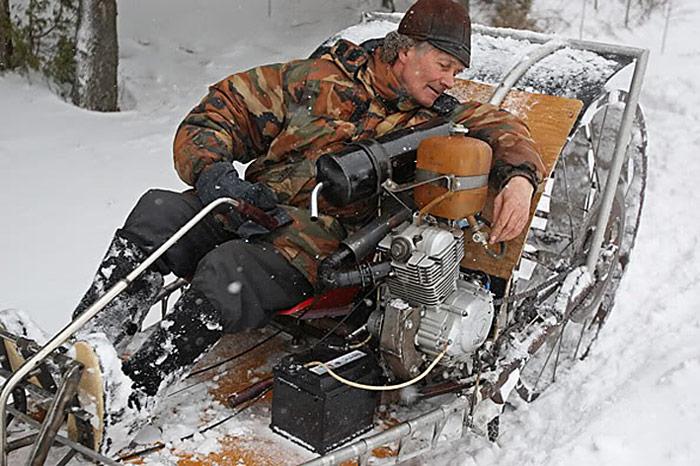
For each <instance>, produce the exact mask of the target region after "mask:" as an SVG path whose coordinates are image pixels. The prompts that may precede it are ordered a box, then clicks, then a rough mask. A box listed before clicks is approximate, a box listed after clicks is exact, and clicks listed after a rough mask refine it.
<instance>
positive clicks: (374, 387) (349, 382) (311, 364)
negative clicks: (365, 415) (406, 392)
mask: <svg viewBox="0 0 700 466" xmlns="http://www.w3.org/2000/svg"><path fill="white" fill-rule="evenodd" d="M446 353H447V348H445V349H444V350H443V351H442V353H440V354H438V355H437V357H436V358H435V360H433V362H431V363H430V365H429V366H428V368H427V369H425V370H424V371H423V373H422V374H420V375H418V376H417V377H415V378H413V379H411V380H409V381H407V382H403V383H400V384H396V385H365V384H362V383H357V382H353V381H352V380H348V379H346V378H343V377H341V376H339V375H338V374H336V373H335V372H333V371H332V370H331V368H330V367H328V366H327V365H326V363H323V362H321V361H311V362H308V363H306V364H305V365H304V366H305V367H316V366H321V367H323V368H325V369H326V370H327V371H328V374H330V376H331V377H333V378H334V379H335V380H337V381H338V382H340V383H342V384H345V385H348V386H350V387H353V388H359V389H361V390H369V391H374V392H382V391H389V390H399V389H402V388H406V387H408V386H410V385H413V384H414V383H416V382H419V381H420V380H423V379H424V378H425V377H426V376H427V375H428V374H430V371H432V370H433V368H434V367H435V366H436V365H437V363H438V362H440V360H441V359H442V358H443V356H445V354H446Z"/></svg>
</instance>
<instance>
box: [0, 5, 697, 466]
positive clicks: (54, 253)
mask: <svg viewBox="0 0 700 466" xmlns="http://www.w3.org/2000/svg"><path fill="white" fill-rule="evenodd" d="M375 3H378V2H369V1H361V0H357V1H346V2H342V4H341V3H340V2H324V1H322V0H317V1H316V0H290V1H288V2H272V6H273V8H272V15H271V16H270V17H268V15H267V2H261V1H255V0H247V1H239V2H228V1H226V0H206V1H205V0H191V1H189V2H173V1H171V0H151V1H149V2H139V1H138V0H121V1H120V2H119V17H118V21H119V35H120V78H119V83H120V87H121V89H122V92H121V97H120V105H121V107H122V109H123V111H122V112H120V113H114V114H99V113H94V112H88V111H84V110H81V109H77V108H75V107H73V106H72V105H70V104H68V103H66V102H64V101H62V100H61V99H60V98H58V97H57V96H56V95H54V94H53V93H52V92H51V91H50V90H49V88H48V86H47V85H46V84H45V83H44V82H43V81H42V80H41V79H40V78H37V77H36V76H33V77H31V78H30V79H29V80H28V79H27V78H25V77H21V76H19V75H16V74H6V75H4V76H0V103H1V104H0V174H2V181H1V182H0V212H2V215H3V220H2V228H0V309H6V308H18V309H23V310H25V311H26V312H27V313H28V314H29V315H30V316H31V317H32V318H33V319H34V320H36V321H38V322H40V323H41V326H42V327H43V328H45V329H46V330H48V331H51V332H54V331H56V330H58V329H59V328H61V327H62V326H63V325H65V323H66V321H67V320H68V318H69V316H70V314H71V312H72V309H73V307H74V306H75V304H76V303H77V302H78V300H79V299H80V297H81V296H82V294H83V293H84V291H85V290H86V288H87V285H88V283H89V282H90V280H91V278H92V275H93V273H94V271H95V267H96V265H97V264H98V262H99V260H100V259H101V257H102V255H103V253H104V250H105V248H106V246H107V245H108V243H109V240H110V238H111V235H112V233H113V232H114V230H115V229H117V228H119V227H120V226H121V223H122V222H123V220H124V218H125V217H126V215H127V213H128V212H129V210H130V208H131V207H132V206H133V205H134V204H135V202H136V200H137V199H138V197H139V196H140V195H141V193H143V192H145V191H146V189H147V188H149V187H156V186H157V187H161V188H168V189H183V188H184V185H183V184H182V183H181V182H180V181H179V180H178V179H177V176H176V175H175V173H174V170H173V168H172V161H171V157H172V156H171V144H172V137H173V134H174V131H175V128H176V127H177V125H178V123H179V121H180V119H181V118H182V117H183V115H184V114H185V113H186V112H187V111H188V110H189V109H190V108H191V107H192V106H194V105H195V103H196V102H197V101H198V100H199V99H200V98H201V97H202V96H203V95H204V94H205V92H206V87H207V85H208V84H211V83H213V82H215V81H217V80H219V79H220V78H222V77H224V76H225V75H227V74H228V73H231V72H234V71H236V70H242V69H246V68H248V67H251V66H254V65H256V64H260V63H265V62H274V61H280V60H287V59H291V58H296V57H302V56H305V55H307V54H308V53H310V52H311V51H312V50H313V49H314V48H315V47H316V46H317V45H318V44H320V43H322V42H323V40H324V39H325V38H326V37H328V36H330V35H331V34H332V33H334V32H335V31H337V30H339V29H341V28H342V27H345V26H347V25H349V24H352V23H354V22H355V21H356V18H358V15H357V12H358V11H360V10H363V9H371V8H374V7H376V5H375ZM400 3H403V2H397V4H400ZM624 3H625V2H598V4H599V8H600V10H599V11H598V12H596V11H595V10H594V9H593V7H592V2H590V1H589V2H588V8H587V10H586V18H585V21H584V28H583V38H584V39H594V40H602V41H606V42H615V43H624V44H628V45H634V46H640V47H647V48H649V49H651V50H652V56H651V60H650V64H649V69H648V71H647V75H646V79H645V85H644V90H643V94H642V103H643V105H644V107H645V111H646V118H647V124H648V127H649V131H650V160H649V163H650V167H649V180H648V186H647V191H646V200H645V206H644V210H643V214H642V215H643V217H642V223H641V228H640V231H639V236H638V239H637V244H636V247H635V249H634V251H633V254H632V258H631V263H630V266H629V268H628V272H627V275H626V277H625V278H624V280H623V281H622V284H621V286H620V290H619V294H618V298H617V305H616V308H615V310H614V312H613V313H612V315H611V317H610V320H609V322H608V323H607V325H606V327H605V328H604V329H603V332H602V333H601V335H600V338H599V341H598V342H597V346H595V348H594V351H593V353H592V354H591V355H590V356H589V357H588V358H587V359H586V360H585V361H583V362H581V363H579V364H576V365H574V366H572V367H571V368H570V369H567V370H565V371H564V372H563V373H562V374H561V375H560V376H559V377H558V380H557V383H556V384H554V385H552V386H551V387H550V388H549V389H548V391H547V392H545V393H544V394H543V395H542V396H541V397H540V398H539V399H537V400H536V401H535V402H534V403H532V404H529V405H528V404H525V403H522V402H514V403H515V404H514V406H513V407H511V408H509V409H508V412H507V413H506V415H505V416H504V417H503V418H502V419H501V422H502V424H501V432H502V434H501V437H500V439H499V440H498V442H497V443H496V444H490V443H488V442H487V441H485V440H483V439H479V438H470V440H469V441H468V442H466V441H462V442H461V443H460V448H459V449H456V448H455V449H453V450H451V451H449V452H445V453H440V454H436V455H434V456H435V457H434V458H432V459H430V460H429V461H430V463H431V464H445V465H447V464H449V465H472V464H479V465H487V464H499V465H559V464H567V465H593V464H603V465H608V464H610V465H612V464H614V465H627V464H629V465H633V464H634V465H655V464H669V465H694V464H700V442H698V441H697V432H698V431H700V406H698V404H699V401H698V398H697V396H696V390H697V386H698V385H699V384H700V313H698V312H697V311H698V306H699V304H700V268H699V267H698V260H699V257H698V256H699V253H698V250H699V246H700V244H699V243H700V237H699V236H700V235H699V234H698V227H699V226H700V220H698V216H697V214H696V206H698V205H700V191H699V190H698V189H697V174H698V173H700V159H699V158H698V157H697V148H698V147H700V135H699V134H698V132H697V130H696V128H698V127H700V121H699V120H700V116H698V112H697V109H698V107H699V106H700V92H699V91H700V84H699V81H698V79H697V77H698V76H699V75H700V46H699V45H697V42H695V40H694V39H695V36H696V35H697V30H698V24H699V23H700V5H699V4H698V2H697V1H694V0H675V1H673V10H672V17H671V27H670V28H669V35H668V39H667V43H666V48H665V52H664V53H663V54H662V53H660V47H661V34H662V31H663V24H664V17H663V15H662V14H661V12H657V13H656V14H654V15H652V17H651V19H650V21H649V22H647V23H645V24H642V25H637V24H636V23H635V24H634V25H633V26H634V27H631V28H629V29H625V28H623V27H622V21H623V18H624ZM341 5H342V6H341ZM536 7H537V9H538V11H540V12H543V11H556V12H557V14H558V16H557V18H559V20H558V21H552V23H551V24H550V27H551V28H552V30H555V31H556V32H560V33H562V34H563V35H564V36H569V37H578V33H579V25H580V19H581V17H580V12H581V2H567V1H565V0H537V1H536ZM567 21H569V22H568V23H567ZM566 53H568V52H566ZM477 63H478V62H475V66H477ZM602 65H604V64H602ZM178 400H179V402H180V407H181V410H180V411H179V412H178V413H177V414H175V415H173V411H172V409H169V410H168V411H167V416H170V417H169V418H168V419H167V420H161V421H162V423H161V424H160V425H161V426H166V427H167V426H169V425H172V426H173V431H174V430H175V426H176V425H182V426H185V427H188V426H191V425H192V419H198V418H199V417H200V416H201V415H202V410H203V409H204V407H205V406H209V405H207V404H205V403H203V402H201V401H200V400H190V399H187V400H186V399H185V398H184V397H179V398H173V400H171V402H170V403H169V405H172V404H174V403H175V402H178ZM217 409H218V410H219V411H220V412H215V413H206V415H207V417H209V416H211V417H212V419H213V418H216V417H218V416H220V415H221V414H222V413H226V412H228V411H227V410H226V409H225V408H223V407H218V408H217ZM225 427H226V428H231V429H234V433H236V434H240V435H274V434H269V433H266V432H262V431H258V430H256V427H255V426H254V425H253V424H246V423H242V424H240V425H239V424H231V423H229V424H227V425H226V426H225ZM235 429H239V430H238V431H236V430H235ZM184 430H187V432H186V433H191V432H190V431H189V430H188V429H184ZM205 437H206V438H205V439H204V440H203V441H202V439H199V440H200V443H201V444H202V451H201V452H202V453H203V454H205V453H206V452H208V451H210V450H211V449H213V448H215V445H214V444H213V443H211V442H212V441H214V440H215V439H214V440H211V439H213V437H211V438H210V437H208V436H205ZM176 440H177V439H176V438H175V437H173V441H176ZM194 441H195V440H192V442H194ZM294 451H296V450H294ZM173 461H174V460H173V459H172V458H168V456H167V455H166V454H165V453H163V454H162V455H161V456H157V455H156V456H155V457H154V458H152V459H149V460H148V461H147V464H172V462H173ZM420 461H423V462H424V463H425V462H427V461H428V460H426V459H421V460H420ZM416 464H418V463H416Z"/></svg>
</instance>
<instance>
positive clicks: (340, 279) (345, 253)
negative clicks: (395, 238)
mask: <svg viewBox="0 0 700 466" xmlns="http://www.w3.org/2000/svg"><path fill="white" fill-rule="evenodd" d="M411 215H412V212H411V211H410V210H408V209H406V208H401V209H400V210H398V211H396V212H392V213H388V214H385V215H382V216H381V217H378V218H376V219H375V220H373V221H372V222H370V223H368V224H367V225H365V226H364V227H363V228H362V229H360V230H358V231H357V232H356V233H354V234H353V235H350V236H349V237H348V238H347V239H346V240H345V241H343V242H342V243H341V245H340V247H339V248H338V249H337V250H336V251H335V252H334V253H332V254H331V255H329V256H328V257H326V258H325V259H323V260H322V261H321V263H320V264H319V265H318V278H319V284H320V285H321V286H322V287H323V288H326V289H328V288H341V287H347V286H358V285H360V286H363V287H364V286H369V285H371V284H373V283H376V281H377V280H378V279H381V278H384V277H386V276H387V275H388V274H389V272H390V271H391V264H390V263H389V262H381V263H378V264H359V263H360V262H361V261H362V260H363V259H365V258H366V257H367V256H369V255H370V254H371V253H372V252H373V251H374V250H375V249H376V248H377V244H379V242H380V241H381V240H382V238H384V237H385V236H386V235H387V234H388V233H389V232H390V231H391V230H393V229H394V228H396V227H397V226H399V225H401V224H402V223H404V222H406V221H408V220H410V219H411ZM351 260H352V262H353V263H352V264H350V261H351Z"/></svg>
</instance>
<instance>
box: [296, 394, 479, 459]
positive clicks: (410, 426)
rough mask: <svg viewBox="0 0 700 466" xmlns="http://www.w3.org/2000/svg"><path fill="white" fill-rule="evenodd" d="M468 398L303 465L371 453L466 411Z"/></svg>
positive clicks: (462, 398) (463, 397)
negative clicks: (375, 449)
mask: <svg viewBox="0 0 700 466" xmlns="http://www.w3.org/2000/svg"><path fill="white" fill-rule="evenodd" d="M469 400H470V398H469V397H466V396H460V397H459V398H457V399H456V400H455V401H453V402H451V403H448V404H445V405H443V406H440V407H438V408H436V409H434V410H432V411H429V412H427V413H425V414H423V415H421V416H419V417H417V418H415V419H411V420H410V421H405V422H402V423H401V424H398V425H396V426H394V427H392V428H390V429H387V430H385V431H384V432H381V433H379V434H376V435H372V436H370V437H366V438H363V439H361V440H358V441H357V442H354V443H352V444H350V445H347V446H345V447H343V448H339V449H338V450H335V451H333V452H331V453H328V454H326V455H324V456H321V457H319V458H316V459H314V460H311V461H308V462H306V463H303V466H330V465H336V464H340V463H342V462H343V461H348V460H351V459H354V458H358V457H361V456H363V455H367V454H371V453H372V450H373V449H374V448H377V447H381V446H383V445H385V444H386V443H388V442H391V441H394V440H397V439H399V438H406V437H408V436H410V435H411V434H412V433H414V432H416V431H418V430H420V429H422V428H424V427H431V426H432V427H433V428H435V426H437V425H438V424H440V423H442V422H445V421H446V420H447V419H448V418H449V417H450V416H451V415H452V414H454V413H457V412H459V411H463V412H466V410H467V409H469V407H470V401H469ZM402 459H406V458H402Z"/></svg>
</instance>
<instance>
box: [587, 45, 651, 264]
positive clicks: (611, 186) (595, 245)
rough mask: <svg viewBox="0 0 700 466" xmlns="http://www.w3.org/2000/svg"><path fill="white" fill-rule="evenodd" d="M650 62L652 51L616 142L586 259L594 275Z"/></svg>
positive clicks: (642, 63)
mask: <svg viewBox="0 0 700 466" xmlns="http://www.w3.org/2000/svg"><path fill="white" fill-rule="evenodd" d="M648 61H649V51H648V50H643V51H642V53H641V55H640V56H639V58H638V59H637V62H636V63H635V66H634V74H633V75H632V83H631V84H630V93H629V96H628V99H627V103H626V105H625V111H624V112H623V114H622V121H621V122H620V129H619V131H618V133H617V140H616V141H615V150H614V152H613V154H614V155H613V160H612V166H611V167H610V172H609V173H608V179H607V181H606V183H605V192H604V193H603V199H602V202H601V206H600V211H599V212H600V213H599V214H598V220H597V222H596V229H595V231H594V232H593V240H592V242H591V249H590V251H589V252H588V257H587V258H586V267H587V268H588V270H589V271H590V273H591V274H593V273H594V272H595V265H596V263H597V262H598V255H599V254H600V249H601V246H602V244H603V237H604V235H605V230H606V226H607V224H608V220H609V219H610V210H611V208H612V204H613V200H614V197H615V191H616V190H617V184H618V182H619V179H620V172H621V171H622V165H623V163H624V161H625V155H626V153H627V146H628V144H629V142H630V134H631V131H632V123H633V122H634V117H635V115H636V112H637V105H638V104H639V95H640V94H641V91H642V82H643V80H644V72H645V71H646V68H647V62H648Z"/></svg>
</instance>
